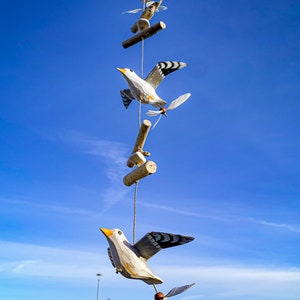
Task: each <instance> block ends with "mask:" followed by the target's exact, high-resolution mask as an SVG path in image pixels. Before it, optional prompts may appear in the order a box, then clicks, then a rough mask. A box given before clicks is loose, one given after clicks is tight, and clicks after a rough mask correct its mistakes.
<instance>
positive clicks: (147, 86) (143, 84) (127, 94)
mask: <svg viewBox="0 0 300 300" xmlns="http://www.w3.org/2000/svg"><path fill="white" fill-rule="evenodd" d="M186 65H187V64H186V63H184V62H178V61H164V62H159V63H157V64H156V66H155V67H154V68H153V69H152V71H151V72H150V73H149V75H148V76H147V78H146V79H145V80H144V79H142V78H141V77H139V76H138V75H137V74H136V73H135V72H134V71H133V70H131V69H128V68H125V69H121V68H117V70H119V71H120V72H121V73H122V75H123V77H124V78H125V80H126V81H127V83H128V86H129V89H124V90H121V96H122V100H123V103H124V106H125V107H126V108H128V106H129V104H130V103H131V101H132V100H133V99H136V100H138V101H140V102H141V103H144V104H151V105H153V106H154V107H158V108H160V107H163V106H165V105H166V101H165V100H163V99H161V98H160V97H159V96H158V95H157V94H156V91H155V90H156V88H157V87H158V86H159V84H160V83H161V82H162V80H163V79H164V78H165V77H166V76H167V75H168V74H170V73H172V72H174V71H176V70H179V69H182V68H184V67H186Z"/></svg>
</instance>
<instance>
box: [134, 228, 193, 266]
mask: <svg viewBox="0 0 300 300" xmlns="http://www.w3.org/2000/svg"><path fill="white" fill-rule="evenodd" d="M192 240H194V238H193V237H191V236H184V235H180V234H172V233H164V232H148V233H147V234H146V235H145V236H144V237H142V238H141V239H140V240H139V241H138V242H137V243H135V244H134V247H135V248H136V249H137V250H138V251H139V253H140V254H141V256H142V257H144V258H145V259H146V260H147V259H149V258H150V257H151V256H153V255H154V254H156V253H157V252H158V251H160V250H161V249H165V248H169V247H174V246H179V245H183V244H186V243H189V242H191V241H192Z"/></svg>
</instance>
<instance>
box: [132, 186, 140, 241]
mask: <svg viewBox="0 0 300 300" xmlns="http://www.w3.org/2000/svg"><path fill="white" fill-rule="evenodd" d="M138 185H139V182H138V181H136V183H135V189H134V199H133V244H135V242H136V198H137V190H138Z"/></svg>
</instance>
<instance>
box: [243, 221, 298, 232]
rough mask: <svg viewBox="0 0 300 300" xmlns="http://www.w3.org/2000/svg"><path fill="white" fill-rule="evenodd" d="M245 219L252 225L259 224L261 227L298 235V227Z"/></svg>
mask: <svg viewBox="0 0 300 300" xmlns="http://www.w3.org/2000/svg"><path fill="white" fill-rule="evenodd" d="M247 219H248V220H249V221H250V222H253V223H256V224H261V225H264V226H269V227H274V228H280V229H284V230H289V231H292V232H297V233H300V227H296V226H293V225H290V224H283V223H274V222H269V221H265V220H259V219H254V218H247Z"/></svg>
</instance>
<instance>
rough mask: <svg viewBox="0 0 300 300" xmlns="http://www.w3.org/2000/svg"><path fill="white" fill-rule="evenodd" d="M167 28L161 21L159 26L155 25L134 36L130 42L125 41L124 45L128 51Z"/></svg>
mask: <svg viewBox="0 0 300 300" xmlns="http://www.w3.org/2000/svg"><path fill="white" fill-rule="evenodd" d="M165 28H166V24H165V23H164V22H162V21H160V22H159V23H157V24H154V25H153V26H151V27H149V28H148V29H145V30H144V31H142V32H140V33H138V34H136V35H134V36H133V37H131V38H129V39H128V40H126V41H124V42H123V43H122V45H123V47H124V48H125V49H126V48H128V47H131V46H133V45H135V44H137V43H138V42H140V41H142V40H145V39H147V38H149V37H151V36H152V35H154V34H156V33H157V32H159V31H160V30H162V29H165Z"/></svg>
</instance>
